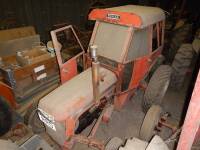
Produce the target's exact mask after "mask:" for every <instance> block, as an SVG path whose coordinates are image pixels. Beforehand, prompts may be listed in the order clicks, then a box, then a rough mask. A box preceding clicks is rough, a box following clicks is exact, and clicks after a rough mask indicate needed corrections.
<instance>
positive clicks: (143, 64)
mask: <svg viewBox="0 0 200 150" xmlns="http://www.w3.org/2000/svg"><path fill="white" fill-rule="evenodd" d="M127 7H129V6H127ZM141 13H143V12H141ZM121 14H123V12H121V13H119V15H121ZM130 15H132V14H130ZM125 16H126V14H125ZM125 16H124V17H122V18H124V19H125V20H124V22H125V23H123V26H124V27H122V25H121V24H120V22H112V23H113V24H112V23H109V21H105V22H102V21H99V20H98V19H97V21H96V24H95V27H94V31H93V34H92V38H91V40H90V45H95V44H99V47H100V46H101V44H103V43H104V44H108V43H109V44H110V45H111V47H110V48H108V50H109V51H108V50H106V49H103V47H100V49H99V50H98V55H99V60H98V59H97V51H96V50H97V47H95V46H92V47H89V48H88V50H87V53H86V54H83V55H84V56H85V57H86V61H87V62H84V64H85V65H86V66H87V68H89V69H87V70H85V71H84V72H83V73H82V75H84V76H85V74H86V73H87V72H89V71H91V72H92V81H90V80H88V81H90V82H92V85H93V87H91V85H90V86H87V87H88V88H91V89H90V92H91V94H90V96H84V95H83V93H82V95H81V96H82V97H80V98H79V97H78V98H76V99H74V100H73V103H72V102H71V101H70V100H71V99H70V98H71V97H70V95H69V96H68V97H67V96H66V98H59V99H58V101H62V102H64V101H65V102H66V103H62V104H63V105H64V104H66V106H61V105H60V103H59V105H57V104H56V103H55V105H57V107H59V108H61V109H60V110H59V109H57V110H55V111H54V110H53V112H50V111H49V110H51V109H53V107H54V105H51V106H50V105H49V106H48V109H47V105H48V103H49V102H50V101H51V100H50V99H49V98H48V97H45V98H43V99H42V100H41V101H40V104H39V108H41V109H44V111H46V113H49V114H50V115H52V116H54V119H55V120H56V122H57V123H58V124H59V123H61V122H62V123H63V122H64V123H65V129H64V130H65V137H66V139H67V141H66V143H64V145H65V146H66V147H68V148H71V145H73V143H74V142H76V141H78V142H81V143H84V144H87V145H88V146H92V147H97V148H99V149H104V145H103V143H102V142H100V141H97V140H94V139H93V137H94V135H95V133H96V131H97V128H98V126H99V124H100V122H101V121H102V120H103V116H104V115H105V114H104V113H105V112H104V110H103V112H102V113H101V115H100V117H99V118H98V120H97V121H96V123H95V125H94V126H93V128H92V130H91V132H90V135H89V136H88V137H86V136H82V135H76V134H75V126H76V122H77V120H78V119H79V117H80V116H81V115H82V114H84V113H85V112H87V111H90V110H92V109H95V108H97V107H99V108H100V109H102V107H101V100H102V99H106V97H107V96H108V95H109V96H110V95H112V96H111V97H112V98H114V100H108V99H106V103H108V102H110V103H113V101H114V108H116V109H118V108H121V107H122V106H123V105H124V104H125V102H126V101H127V100H128V99H129V97H130V96H131V94H132V93H133V92H134V90H135V89H136V88H138V86H139V84H140V82H141V81H142V80H143V79H144V77H145V75H146V74H147V73H148V72H149V70H150V68H151V66H152V65H153V64H154V61H155V60H156V58H157V57H158V56H159V55H160V54H161V50H162V47H163V40H162V41H160V43H162V44H161V45H159V47H158V49H156V50H154V51H152V48H151V46H152V44H151V43H152V36H151V35H152V34H153V33H152V30H150V29H151V28H152V25H149V26H147V28H148V29H149V30H148V42H149V44H148V46H149V47H148V48H147V49H148V50H147V52H148V53H146V51H145V54H144V55H141V56H139V55H138V57H137V58H134V57H131V60H126V58H127V56H128V55H129V53H128V51H129V50H133V49H131V48H130V47H131V46H130V45H131V42H132V39H134V31H135V29H134V26H133V25H132V24H129V25H128V26H127V24H126V21H127V20H128V19H127V17H125ZM136 17H137V16H136ZM153 17H154V16H153ZM163 21H164V18H163V19H162V20H159V21H157V22H161V23H162V22H163ZM106 22H107V23H106ZM157 22H156V23H157ZM121 23H122V22H121ZM134 23H138V22H134ZM102 24H104V25H105V24H107V25H108V24H109V25H110V26H106V25H105V26H103V27H102ZM162 25H163V24H162ZM104 27H105V28H104ZM162 27H163V26H162ZM162 27H160V28H162ZM66 28H67V27H65V28H61V29H57V30H54V31H52V32H51V33H52V39H53V42H54V43H55V44H54V47H55V49H56V52H57V53H56V54H57V55H60V54H59V53H60V50H61V45H59V42H58V41H57V37H56V36H57V35H56V33H57V32H59V31H62V30H65V29H66ZM102 28H104V30H105V31H104V32H103V33H105V32H110V31H112V28H114V29H115V30H113V31H115V32H117V31H119V30H120V32H118V33H120V34H118V37H122V38H119V40H120V39H121V40H120V42H121V44H119V46H118V45H116V43H115V42H114V41H113V39H112V38H114V37H113V36H112V34H110V35H111V36H110V38H111V39H110V38H109V40H110V41H111V42H108V41H107V40H105V38H104V36H102V34H101V35H98V34H99V33H102V30H100V29H102ZM108 29H111V30H108ZM138 30H140V29H138ZM162 30H163V28H162ZM163 31H164V30H163ZM121 33H122V34H123V36H122V34H121ZM161 34H162V37H163V36H164V32H162V33H161ZM97 38H104V39H103V41H101V40H99V41H95V40H96V39H97ZM116 39H117V38H116ZM116 39H115V41H117V40H116ZM98 42H100V43H98ZM112 42H113V43H112ZM110 45H109V46H110ZM112 46H115V47H112ZM116 48H118V51H117V50H116ZM145 50H146V48H145ZM100 52H101V53H100ZM107 52H108V53H107ZM89 53H90V54H91V55H89ZM107 54H108V55H107ZM114 55H115V56H116V57H112V56H114ZM59 57H60V56H57V58H58V62H59V65H60V64H61V65H63V63H62V62H61V58H59ZM100 57H104V58H106V59H107V61H104V62H103V61H102V60H101V59H100ZM72 59H76V56H75V57H73V58H72ZM149 60H152V61H151V62H149ZM102 62H103V63H102ZM100 63H101V64H100ZM127 63H131V65H132V66H131V67H132V68H131V69H132V70H133V71H132V74H131V78H130V82H129V83H128V87H127V89H123V88H122V83H123V79H124V78H123V77H124V72H125V65H126V64H127ZM65 67H66V66H65ZM68 67H69V66H68ZM90 67H91V68H90ZM100 67H101V70H106V73H107V75H106V74H105V75H103V74H100V70H99V68H100ZM90 69H91V70H90ZM61 74H62V72H61ZM108 74H109V75H110V77H111V78H109V81H113V82H108V81H106V79H107V77H109V76H108ZM111 74H112V76H111ZM75 75H76V74H75ZM82 75H80V74H79V75H78V76H79V78H78V77H77V78H78V79H79V80H75V78H76V77H75V78H74V79H71V80H70V81H68V84H67V83H66V84H64V85H62V87H64V86H65V91H66V95H68V93H67V89H69V91H70V89H75V88H74V87H76V85H75V84H79V85H80V82H81V79H86V78H82ZM86 75H87V76H88V74H86ZM90 75H91V74H90ZM80 77H81V78H80ZM77 78H76V79H77ZM90 79H91V77H90ZM104 80H105V81H104ZM101 82H102V84H103V83H106V86H108V87H107V89H106V91H103V93H100V89H99V86H101V85H102V84H100V83H101ZM72 83H73V84H72ZM110 83H111V84H110ZM81 87H84V86H81ZM58 90H59V89H58ZM58 90H57V91H58ZM78 90H80V91H85V92H88V91H87V90H85V89H82V90H81V89H80V88H79V89H78ZM92 90H93V91H92ZM101 90H102V89H101ZM57 91H56V92H55V93H54V95H57V94H58V93H59V92H57ZM92 92H93V97H92V96H91V95H92ZM79 93H81V92H79ZM100 94H101V95H100ZM88 95H89V94H88ZM51 96H52V95H51ZM58 96H59V94H58ZM58 96H57V97H58ZM76 96H77V95H76ZM100 96H101V97H100ZM57 97H56V98H57ZM51 99H52V98H51ZM89 100H91V101H90V103H89V104H87V103H88V102H89ZM42 102H43V103H42ZM54 102H55V100H54ZM56 102H57V101H56ZM57 103H58V102H57ZM51 104H52V103H51ZM67 107H68V108H69V109H67ZM104 109H106V108H104ZM111 111H112V110H111ZM111 111H108V114H109V115H108V114H107V115H105V118H109V116H110V114H111ZM53 132H54V131H53ZM54 134H55V135H58V136H59V134H60V133H59V132H57V131H55V132H54ZM51 136H52V137H53V136H54V135H51ZM59 141H60V140H58V142H59Z"/></svg>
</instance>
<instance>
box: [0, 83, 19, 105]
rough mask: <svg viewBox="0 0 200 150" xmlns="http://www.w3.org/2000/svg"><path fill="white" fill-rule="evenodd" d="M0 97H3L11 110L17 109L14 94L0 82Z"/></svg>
mask: <svg viewBox="0 0 200 150" xmlns="http://www.w3.org/2000/svg"><path fill="white" fill-rule="evenodd" d="M0 96H2V97H4V98H5V99H6V100H7V101H8V103H9V104H10V106H11V107H12V108H14V109H15V108H17V103H16V101H15V96H14V93H13V91H12V89H11V87H9V86H8V85H6V84H4V83H3V82H0Z"/></svg>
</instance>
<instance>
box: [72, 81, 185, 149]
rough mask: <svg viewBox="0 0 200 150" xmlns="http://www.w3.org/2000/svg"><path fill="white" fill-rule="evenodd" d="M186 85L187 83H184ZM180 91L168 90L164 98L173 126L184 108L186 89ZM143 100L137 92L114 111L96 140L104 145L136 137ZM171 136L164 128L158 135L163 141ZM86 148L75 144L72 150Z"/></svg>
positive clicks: (100, 129) (140, 119)
mask: <svg viewBox="0 0 200 150" xmlns="http://www.w3.org/2000/svg"><path fill="white" fill-rule="evenodd" d="M185 84H186V85H188V84H187V83H185ZM186 85H185V86H183V88H182V89H181V90H180V91H175V90H173V89H170V88H169V89H168V91H167V93H166V95H165V97H164V105H163V106H164V107H163V109H164V111H166V112H169V113H170V114H171V117H170V118H169V121H170V122H171V123H173V124H174V125H178V123H179V121H180V118H181V114H182V109H183V106H184V101H185V97H186V89H187V88H186V87H187V86H186ZM142 98H143V92H142V91H137V94H136V95H135V96H134V97H132V99H131V100H130V101H128V102H127V104H126V105H125V106H124V108H123V109H122V110H121V111H119V112H117V111H115V112H114V113H113V114H112V119H111V120H110V122H109V123H108V124H105V123H101V125H100V127H99V129H98V131H97V134H96V138H97V139H100V140H103V141H104V142H105V143H107V142H108V141H109V139H110V138H112V137H120V138H121V139H123V140H124V141H125V140H126V139H128V138H130V137H138V135H139V130H140V127H141V124H142V121H143V119H144V116H145V114H144V113H143V112H142V108H141V101H142ZM90 129H91V126H90V127H88V128H87V129H85V131H83V134H85V135H87V134H88V131H89V130H90ZM170 135H171V130H169V129H166V128H164V130H163V131H162V132H161V133H160V136H161V137H162V138H163V139H166V138H167V137H169V136H170ZM174 145H175V143H171V144H170V145H169V148H170V149H174ZM88 149H90V148H88V147H87V146H85V145H83V144H79V143H77V144H76V145H75V146H74V148H73V150H88Z"/></svg>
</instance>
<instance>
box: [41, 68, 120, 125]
mask: <svg viewBox="0 0 200 150" xmlns="http://www.w3.org/2000/svg"><path fill="white" fill-rule="evenodd" d="M100 74H103V75H104V80H103V81H100V95H101V97H103V96H104V94H105V92H106V91H108V89H110V88H111V87H113V86H112V85H114V84H115V83H116V81H117V78H116V75H115V74H114V73H113V72H112V71H110V70H108V69H105V68H103V67H100ZM92 101H93V87H92V72H91V68H89V69H87V70H85V71H84V72H82V73H80V74H79V75H77V76H75V77H74V78H72V79H71V80H69V81H67V82H66V83H64V84H63V85H61V86H60V87H58V88H57V89H55V90H54V91H52V92H51V93H49V94H48V95H46V96H45V97H43V98H42V99H41V100H40V102H39V105H38V108H39V109H41V110H43V111H44V112H46V113H47V114H49V115H51V116H53V117H54V120H55V121H64V120H66V118H67V117H69V116H74V115H75V116H76V115H77V114H79V113H81V111H84V110H85V109H87V108H88V107H89V106H90V105H91V104H92Z"/></svg>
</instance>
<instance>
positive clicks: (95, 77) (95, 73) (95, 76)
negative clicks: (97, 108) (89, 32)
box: [90, 45, 100, 105]
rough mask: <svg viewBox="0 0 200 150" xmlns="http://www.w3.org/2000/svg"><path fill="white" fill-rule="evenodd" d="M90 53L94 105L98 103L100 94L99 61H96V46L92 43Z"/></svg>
mask: <svg viewBox="0 0 200 150" xmlns="http://www.w3.org/2000/svg"><path fill="white" fill-rule="evenodd" d="M90 55H91V58H92V85H93V97H94V101H95V103H96V105H98V103H99V101H100V95H99V82H100V77H99V66H100V63H99V61H98V57H97V46H96V45H92V46H90Z"/></svg>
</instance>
